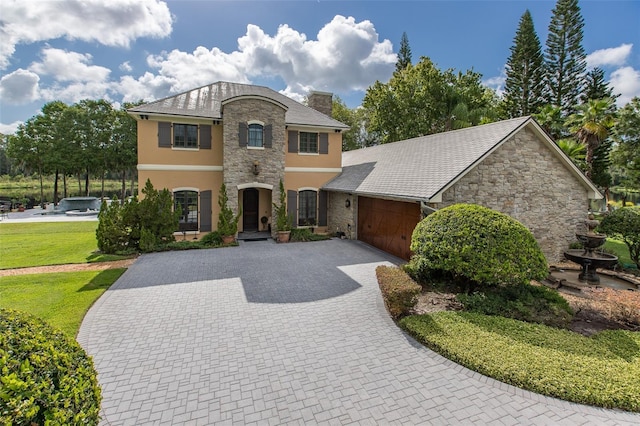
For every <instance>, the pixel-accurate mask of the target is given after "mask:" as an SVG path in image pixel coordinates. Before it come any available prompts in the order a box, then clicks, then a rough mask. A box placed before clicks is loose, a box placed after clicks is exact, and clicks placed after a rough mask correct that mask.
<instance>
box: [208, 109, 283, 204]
mask: <svg viewBox="0 0 640 426" xmlns="http://www.w3.org/2000/svg"><path fill="white" fill-rule="evenodd" d="M285 112H286V110H285V107H284V106H282V105H280V104H277V103H274V102H272V101H269V100H267V99H260V98H255V97H240V98H238V99H235V100H232V101H230V102H228V103H225V104H224V106H223V114H224V121H223V133H224V135H223V140H224V148H223V159H224V163H223V164H224V183H225V185H226V186H227V195H228V197H229V207H231V208H232V209H233V211H235V212H237V209H238V185H249V187H250V186H251V184H264V185H271V186H272V191H273V192H272V200H278V199H279V197H280V189H279V185H280V179H282V180H283V181H284V161H285V148H284V147H285ZM251 120H257V121H261V122H262V123H264V126H268V125H271V126H272V136H273V140H272V147H271V148H264V149H259V148H258V149H252V148H248V147H246V146H240V145H239V137H238V128H239V123H241V122H244V123H246V122H248V121H251ZM254 161H258V162H259V163H260V165H259V168H260V172H259V174H258V175H255V174H254V173H253V165H254ZM256 186H257V185H256ZM213 202H214V203H215V202H216V200H213ZM272 215H273V212H272Z"/></svg>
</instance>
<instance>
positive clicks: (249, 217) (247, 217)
mask: <svg viewBox="0 0 640 426" xmlns="http://www.w3.org/2000/svg"><path fill="white" fill-rule="evenodd" d="M242 229H243V231H244V232H256V231H257V230H258V190H257V189H255V188H247V189H245V190H244V192H243V195H242Z"/></svg>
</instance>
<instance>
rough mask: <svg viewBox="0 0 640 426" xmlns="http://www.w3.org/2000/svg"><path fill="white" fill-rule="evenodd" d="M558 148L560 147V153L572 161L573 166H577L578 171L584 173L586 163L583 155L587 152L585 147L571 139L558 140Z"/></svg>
mask: <svg viewBox="0 0 640 426" xmlns="http://www.w3.org/2000/svg"><path fill="white" fill-rule="evenodd" d="M558 146H559V147H560V149H561V150H562V152H564V153H565V154H567V157H569V158H570V159H571V161H573V164H575V165H576V166H578V168H579V169H580V170H582V171H585V169H586V163H585V161H584V159H585V153H586V151H587V147H586V146H584V145H583V144H581V143H580V142H577V141H576V140H575V139H573V138H567V139H560V140H559V141H558Z"/></svg>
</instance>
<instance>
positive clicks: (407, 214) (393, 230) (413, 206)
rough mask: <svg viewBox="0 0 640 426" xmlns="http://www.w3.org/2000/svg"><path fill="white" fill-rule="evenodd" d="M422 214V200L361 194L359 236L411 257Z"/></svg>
mask: <svg viewBox="0 0 640 426" xmlns="http://www.w3.org/2000/svg"><path fill="white" fill-rule="evenodd" d="M420 217H421V216H420V205H419V204H418V203H405V202H401V201H389V200H381V199H378V198H367V197H358V239H359V240H361V241H364V242H365V243H367V244H371V245H372V246H374V247H377V248H379V249H381V250H384V251H386V252H388V253H391V254H393V255H394V256H398V257H400V258H402V259H405V260H409V258H410V257H411V251H410V250H409V246H410V245H411V235H412V234H413V229H414V228H415V227H416V225H417V224H418V222H419V221H420Z"/></svg>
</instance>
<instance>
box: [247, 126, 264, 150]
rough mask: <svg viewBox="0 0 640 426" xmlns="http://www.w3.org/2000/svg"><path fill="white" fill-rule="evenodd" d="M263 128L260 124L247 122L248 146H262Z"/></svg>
mask: <svg viewBox="0 0 640 426" xmlns="http://www.w3.org/2000/svg"><path fill="white" fill-rule="evenodd" d="M263 130H264V128H263V126H262V124H256V123H253V124H249V146H254V147H260V148H261V147H263V146H264V136H263V135H264V131H263Z"/></svg>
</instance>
